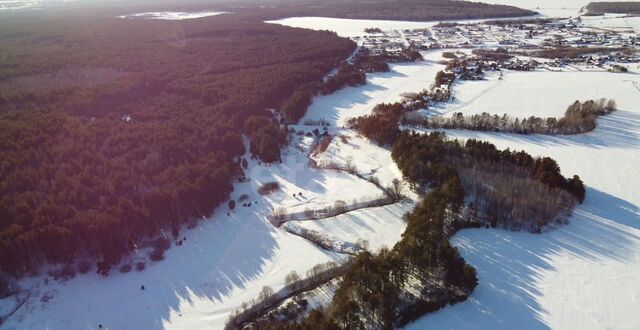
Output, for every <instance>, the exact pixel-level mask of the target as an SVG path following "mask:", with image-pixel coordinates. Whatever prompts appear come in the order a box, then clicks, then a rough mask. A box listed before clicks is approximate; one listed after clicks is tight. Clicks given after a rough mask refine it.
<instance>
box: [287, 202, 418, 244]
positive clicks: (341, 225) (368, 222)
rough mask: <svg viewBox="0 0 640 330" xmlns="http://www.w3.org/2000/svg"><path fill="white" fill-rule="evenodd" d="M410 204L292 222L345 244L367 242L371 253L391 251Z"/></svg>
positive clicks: (399, 233)
mask: <svg viewBox="0 0 640 330" xmlns="http://www.w3.org/2000/svg"><path fill="white" fill-rule="evenodd" d="M413 206H414V204H413V203H402V204H393V205H389V206H383V207H374V208H367V209H361V210H357V211H353V212H349V213H346V214H342V215H339V216H335V217H331V218H327V219H322V220H317V221H292V222H290V223H288V224H287V225H295V226H299V227H302V228H304V229H307V230H314V231H317V232H321V233H328V234H330V235H331V237H334V238H337V239H339V240H341V241H344V242H352V243H355V242H358V241H359V240H366V241H367V242H368V247H367V249H369V250H370V251H378V250H380V249H381V248H383V247H387V248H392V247H393V246H394V245H395V244H396V243H397V242H398V241H399V240H400V238H401V235H402V233H403V232H404V230H405V228H406V227H407V225H406V223H405V222H404V220H403V219H402V216H403V215H404V214H405V213H407V212H410V211H411V209H413Z"/></svg>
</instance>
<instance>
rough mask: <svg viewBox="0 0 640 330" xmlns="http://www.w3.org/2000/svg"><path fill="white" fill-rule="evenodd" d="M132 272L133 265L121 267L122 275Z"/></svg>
mask: <svg viewBox="0 0 640 330" xmlns="http://www.w3.org/2000/svg"><path fill="white" fill-rule="evenodd" d="M130 271H131V265H129V264H126V265H122V267H120V272H121V273H128V272H130Z"/></svg>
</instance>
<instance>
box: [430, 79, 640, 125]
mask: <svg viewBox="0 0 640 330" xmlns="http://www.w3.org/2000/svg"><path fill="white" fill-rule="evenodd" d="M630 70H633V71H637V68H634V67H631V68H630ZM498 77H499V74H498V73H490V74H489V75H488V76H487V80H479V81H458V82H456V84H455V85H454V87H453V95H454V97H455V100H454V101H453V102H450V103H447V104H444V105H440V106H438V107H435V108H433V110H434V112H437V113H451V112H462V113H464V114H465V115H470V114H479V113H483V112H486V113H489V114H497V115H500V116H501V115H503V114H505V113H506V114H509V115H510V116H512V117H518V118H525V117H529V116H532V115H535V116H539V117H562V116H563V115H564V112H565V110H566V109H567V107H568V106H569V105H571V104H572V103H573V102H574V101H576V100H578V101H587V100H594V99H595V100H597V99H600V98H603V97H604V98H609V99H614V100H616V102H617V103H618V105H619V106H621V108H625V107H626V108H631V107H633V106H634V104H638V103H637V102H638V95H639V94H638V93H640V90H639V89H638V88H640V79H638V74H637V73H636V72H630V73H624V74H623V73H621V74H614V73H609V72H606V71H602V70H600V71H599V72H580V71H564V72H548V71H544V70H539V71H533V72H522V71H508V70H505V71H504V75H503V79H502V80H499V78H498Z"/></svg>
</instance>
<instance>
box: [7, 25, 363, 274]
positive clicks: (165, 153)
mask: <svg viewBox="0 0 640 330" xmlns="http://www.w3.org/2000/svg"><path fill="white" fill-rule="evenodd" d="M10 23H11V22H10V20H7V21H4V20H3V22H0V25H1V27H0V31H2V33H1V34H2V38H0V48H2V49H3V51H4V52H5V53H6V54H10V56H9V57H7V59H8V60H7V61H8V62H6V63H5V64H4V65H0V77H2V78H3V82H2V84H3V86H4V87H6V88H2V89H0V100H1V101H0V154H1V155H2V157H0V178H2V179H1V180H0V268H2V269H3V270H5V271H8V272H10V273H12V274H17V275H20V274H24V273H25V272H28V271H29V270H32V269H34V268H36V267H38V265H40V264H41V263H43V262H70V261H71V260H73V259H74V258H75V257H77V256H92V257H95V258H99V259H100V261H101V265H102V266H103V267H102V268H103V269H106V268H107V267H106V266H108V265H110V264H113V263H116V262H117V261H118V260H119V259H120V257H121V256H122V255H123V254H125V253H127V251H130V250H131V249H133V248H134V246H136V245H137V246H141V244H143V243H144V241H145V240H147V239H148V238H150V237H154V236H157V235H161V234H163V233H165V232H174V233H177V231H178V230H179V228H180V227H181V225H182V224H184V223H186V222H191V221H193V220H194V219H200V218H202V217H206V216H208V215H210V214H211V213H212V211H213V210H214V208H215V207H216V206H217V205H220V204H221V203H224V202H225V200H227V199H228V196H229V193H230V192H231V191H232V189H233V185H232V183H233V180H234V178H238V177H242V176H243V173H242V167H241V156H242V155H243V154H244V153H245V147H244V143H243V140H242V137H241V134H242V133H246V135H247V137H248V138H249V140H250V142H251V143H250V148H251V151H252V152H253V153H254V154H255V155H256V157H258V158H260V159H261V160H263V161H265V162H273V161H278V160H279V159H280V148H281V146H282V145H283V144H284V141H285V139H286V133H285V131H284V130H283V129H281V128H280V126H279V125H278V124H276V123H274V122H273V121H272V119H271V117H270V114H269V113H268V112H266V111H265V109H267V108H278V107H280V106H281V105H282V104H283V103H284V102H285V101H287V100H288V99H290V98H291V97H292V91H295V90H296V89H298V88H299V87H300V86H305V85H307V84H313V83H315V84H321V83H322V79H323V77H324V76H325V75H326V74H327V73H328V72H330V71H331V70H332V69H333V68H334V67H336V66H337V65H338V64H339V63H340V62H341V61H342V60H343V59H344V58H346V57H347V56H348V55H349V54H351V53H352V52H353V50H354V48H355V44H354V43H353V42H351V41H349V40H346V39H342V38H339V37H337V36H336V35H335V34H333V33H329V32H314V31H310V30H302V29H292V28H286V27H282V26H278V25H273V24H264V23H260V22H246V21H241V20H238V18H237V17H235V16H233V15H225V16H224V17H223V16H221V17H216V18H215V19H201V20H189V21H184V22H181V24H180V25H179V27H180V31H179V33H178V32H176V31H175V28H176V25H175V23H174V22H166V21H159V20H121V19H106V18H105V19H99V18H96V19H94V20H91V21H86V20H80V19H78V20H74V19H65V20H64V21H62V19H56V18H47V19H37V18H34V20H33V22H32V24H29V25H24V24H10ZM86 31H92V33H90V34H87V33H86ZM318 44H321V45H322V47H316V45H318ZM69 67H79V68H94V67H100V68H105V69H107V70H109V71H114V72H120V73H122V74H120V75H118V76H117V77H115V78H113V79H106V80H105V79H102V80H100V79H98V80H99V81H100V83H99V84H95V83H94V81H96V79H94V78H95V77H91V76H88V77H87V79H89V80H90V81H91V83H86V84H84V83H79V84H64V85H63V86H62V87H56V86H55V85H51V84H48V85H43V86H46V88H44V87H43V88H39V89H25V88H23V87H24V84H22V83H20V81H23V80H24V79H25V77H27V78H28V79H29V81H33V82H34V83H35V81H37V80H38V79H48V78H50V76H51V75H49V74H47V73H50V72H58V71H60V70H67V69H65V68H69ZM103 71H104V70H84V71H82V72H98V73H100V72H103ZM74 72H75V71H74ZM78 79H80V80H79V81H80V82H82V81H84V80H82V79H84V78H82V77H79V78H78ZM51 86H53V87H51Z"/></svg>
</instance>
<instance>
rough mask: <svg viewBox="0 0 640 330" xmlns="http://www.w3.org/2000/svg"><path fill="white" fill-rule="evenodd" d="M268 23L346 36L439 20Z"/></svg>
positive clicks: (299, 19) (429, 24)
mask: <svg viewBox="0 0 640 330" xmlns="http://www.w3.org/2000/svg"><path fill="white" fill-rule="evenodd" d="M267 23H273V24H280V25H285V26H291V27H297V28H305V29H311V30H329V31H334V32H336V33H337V34H338V35H339V36H341V37H345V38H352V37H360V36H364V35H367V33H365V32H364V30H365V29H366V28H380V29H382V30H383V31H389V30H404V29H421V28H429V27H432V26H433V25H435V24H436V23H437V22H411V21H385V20H367V19H345V18H331V17H290V18H283V19H279V20H274V21H268V22H267Z"/></svg>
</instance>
